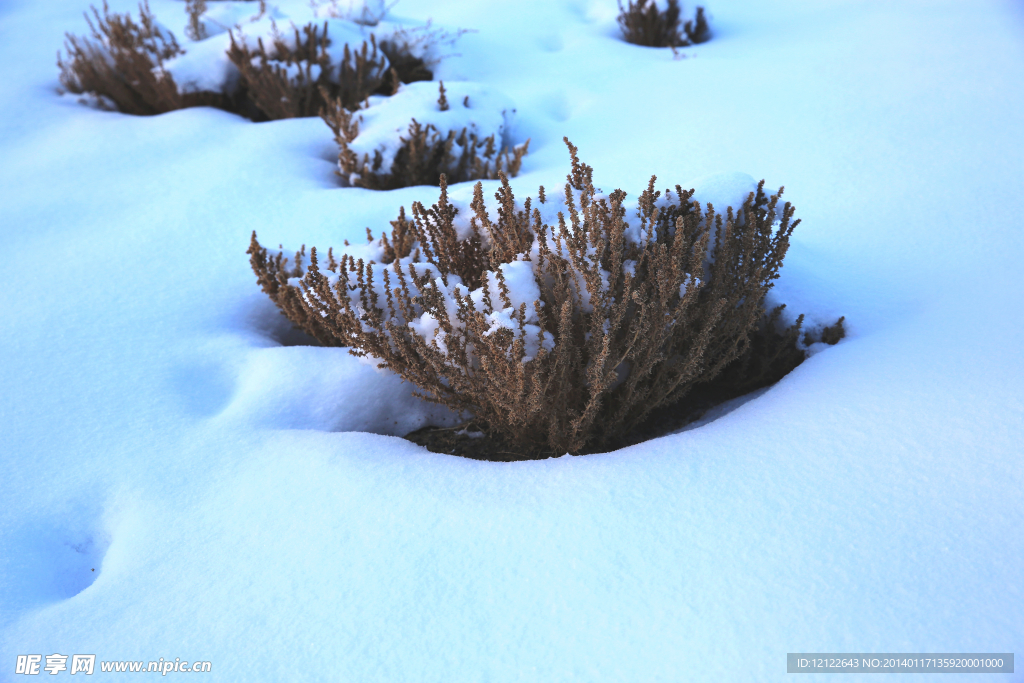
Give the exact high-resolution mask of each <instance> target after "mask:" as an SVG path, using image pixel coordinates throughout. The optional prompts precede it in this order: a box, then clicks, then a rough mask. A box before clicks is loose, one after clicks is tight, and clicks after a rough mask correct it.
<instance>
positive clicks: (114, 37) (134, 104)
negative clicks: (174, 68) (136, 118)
mask: <svg viewBox="0 0 1024 683" xmlns="http://www.w3.org/2000/svg"><path fill="white" fill-rule="evenodd" d="M91 9H92V16H89V14H86V15H85V18H86V21H88V22H89V29H90V32H91V34H92V35H91V37H88V38H80V37H77V36H73V35H71V34H70V33H68V34H65V43H64V47H65V50H66V52H67V54H66V56H61V55H60V54H58V55H57V66H58V68H59V69H60V83H61V85H62V86H63V87H64V88H65V89H66V90H68V91H69V92H73V93H77V94H84V93H91V94H94V95H97V96H99V97H101V98H104V100H106V101H108V102H109V103H112V104H113V105H114V106H116V107H117V109H119V110H120V111H123V112H125V113H127V114H137V115H142V116H149V115H153V114H160V113H163V112H166V111H172V110H175V109H181V108H182V107H184V106H188V105H186V104H185V102H184V99H183V97H182V95H181V94H180V93H179V92H178V87H177V84H175V82H174V79H173V78H172V77H171V75H170V74H169V73H167V71H165V70H164V62H166V61H168V60H170V59H171V58H173V57H176V56H177V55H179V54H182V53H183V50H182V49H181V47H180V46H179V45H178V42H177V40H175V38H174V36H173V35H170V34H164V33H163V32H162V31H161V30H160V29H159V28H158V27H157V25H156V22H155V21H154V19H153V13H152V12H151V11H150V9H149V3H148V2H143V3H142V4H140V5H139V21H138V23H136V22H135V21H134V20H133V19H132V17H131V15H130V14H118V13H116V12H114V13H112V12H110V8H109V6H108V5H107V3H106V0H104V2H103V12H102V13H100V11H99V10H97V9H96V8H95V7H93V8H91Z"/></svg>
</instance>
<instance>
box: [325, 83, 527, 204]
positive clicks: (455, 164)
mask: <svg viewBox="0 0 1024 683" xmlns="http://www.w3.org/2000/svg"><path fill="white" fill-rule="evenodd" d="M439 93H440V94H439V97H438V100H437V107H438V109H439V110H440V111H449V110H450V108H451V107H452V106H455V107H460V106H466V107H468V102H469V100H468V97H467V98H466V99H465V100H463V101H462V102H456V103H455V104H454V105H451V104H450V103H449V102H448V100H447V98H446V96H445V89H444V83H443V82H442V83H440V85H439ZM327 100H328V106H326V107H325V108H324V109H323V111H322V112H321V116H322V117H323V119H324V122H325V123H327V125H328V126H329V127H330V129H331V131H333V133H334V140H335V142H337V143H338V149H339V153H338V174H339V175H340V176H342V177H343V178H344V179H345V180H346V182H347V183H348V184H349V185H352V186H354V187H363V188H366V189H370V190H392V189H395V188H399V187H410V186H414V185H434V186H437V185H439V184H440V183H441V177H442V176H446V177H447V179H448V181H449V182H453V183H459V182H464V181H467V180H478V179H488V180H493V179H496V178H498V177H499V175H500V174H502V173H504V174H506V175H510V176H515V175H516V174H518V173H519V168H520V166H521V165H522V160H523V156H525V155H526V153H527V150H528V148H529V140H527V141H526V143H524V144H522V145H518V146H516V147H514V148H512V149H509V148H507V147H502V146H501V141H500V140H499V139H497V136H498V134H497V133H492V134H491V135H489V136H486V137H482V136H479V135H478V134H477V133H473V132H469V131H468V129H467V128H466V127H463V128H462V129H461V130H460V131H454V130H449V131H441V130H439V129H438V128H437V127H436V126H434V125H433V124H429V123H428V124H425V125H424V124H421V123H420V122H418V121H417V120H416V119H415V118H414V119H413V120H412V122H411V123H410V124H409V128H408V130H407V131H406V133H405V135H404V136H403V137H401V138H400V144H399V147H398V149H397V150H396V151H395V152H394V154H393V155H392V156H391V157H390V158H391V161H390V163H388V162H386V161H385V155H384V153H383V151H382V150H381V149H376V150H374V151H373V156H372V157H371V156H370V154H369V153H364V154H363V155H362V156H360V155H359V154H358V153H357V152H355V151H353V149H352V147H351V145H352V143H353V142H354V141H355V140H356V138H357V137H358V135H359V124H360V121H359V113H358V111H356V112H351V111H349V108H348V107H346V106H345V105H344V102H342V101H340V100H338V99H336V98H327Z"/></svg>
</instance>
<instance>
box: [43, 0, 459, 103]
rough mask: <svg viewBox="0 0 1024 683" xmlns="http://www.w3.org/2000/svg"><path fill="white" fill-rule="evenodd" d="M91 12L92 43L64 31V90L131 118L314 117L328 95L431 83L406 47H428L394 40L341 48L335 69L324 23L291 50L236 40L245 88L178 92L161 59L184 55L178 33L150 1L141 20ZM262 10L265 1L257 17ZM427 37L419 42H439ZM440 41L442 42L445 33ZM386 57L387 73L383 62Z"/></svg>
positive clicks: (201, 7)
mask: <svg viewBox="0 0 1024 683" xmlns="http://www.w3.org/2000/svg"><path fill="white" fill-rule="evenodd" d="M90 9H91V14H89V13H87V14H86V20H87V21H88V22H89V28H90V30H91V34H92V35H91V37H86V38H82V37H78V36H73V35H71V34H66V38H65V50H66V53H67V54H66V56H62V55H60V54H58V55H57V66H58V68H59V69H60V71H61V73H60V82H61V84H62V86H63V87H64V88H65V89H66V90H68V91H70V92H73V93H92V94H95V95H98V96H101V97H103V98H105V99H106V100H109V101H110V102H112V103H113V105H114V106H115V107H116V108H117V109H118V110H119V111H122V112H124V113H126V114H136V115H144V116H150V115H155V114H162V113H164V112H168V111H174V110H176V109H184V108H186V107H202V106H209V107H217V108H219V109H224V110H226V111H230V112H232V113H235V114H239V115H241V116H245V117H247V118H250V119H253V120H256V121H265V120H274V119H284V118H293V117H299V116H316V115H318V114H319V113H320V110H321V109H323V108H324V107H325V105H326V103H327V100H326V99H325V95H324V93H326V97H328V98H329V99H331V100H332V101H337V102H340V103H341V105H342V106H344V107H348V108H349V109H356V108H358V107H359V105H360V103H361V102H363V101H364V100H365V99H366V97H367V96H369V95H370V94H373V93H382V94H392V93H394V92H395V91H396V90H397V88H398V84H399V83H400V82H401V83H409V82H412V81H414V80H430V79H431V78H432V77H433V74H432V72H431V71H430V69H429V68H428V67H427V65H426V63H425V62H424V61H423V60H422V59H419V58H416V57H413V56H412V55H411V54H410V53H409V52H408V51H409V50H411V49H414V47H415V49H423V48H424V45H423V44H420V43H416V45H415V46H413V45H411V44H409V43H408V42H401V41H391V42H389V43H388V44H387V47H386V48H385V47H383V46H381V47H378V45H377V43H376V38H375V37H374V36H373V35H372V34H371V36H370V40H369V42H364V43H363V44H362V46H361V47H360V48H358V49H353V50H350V49H349V46H348V45H345V47H344V57H343V58H342V60H341V62H340V63H338V64H334V63H333V62H332V60H331V58H330V55H329V54H328V53H327V47H329V46H330V39H329V37H328V35H327V25H326V24H325V25H324V26H323V28H322V29H321V27H319V26H317V25H315V24H308V25H306V26H304V27H302V28H301V29H298V28H295V29H294V31H295V47H294V48H293V47H291V46H290V45H289V44H288V43H287V42H286V41H284V40H283V39H282V38H281V37H280V36H277V37H275V39H274V41H273V42H272V44H271V46H270V48H269V49H268V48H267V47H266V46H264V44H263V41H262V40H260V41H259V44H258V47H257V48H256V49H255V50H250V49H249V48H248V47H247V46H246V45H245V43H244V42H241V41H236V40H235V37H234V35H232V37H231V47H230V49H229V50H228V57H229V58H230V59H231V61H232V62H233V63H234V64H235V66H236V67H237V68H238V70H239V72H240V78H239V86H238V88H237V89H236V90H235V91H234V92H231V93H221V92H184V93H183V92H180V90H179V88H178V85H177V84H176V83H175V82H174V79H173V78H172V76H171V74H170V73H168V72H167V71H166V70H165V69H164V62H166V61H167V60H169V59H172V58H173V57H176V56H178V55H180V54H183V53H184V50H183V49H182V48H181V46H180V45H179V44H178V42H177V39H176V38H175V37H174V35H173V34H170V33H164V32H163V31H161V30H160V29H159V28H158V27H157V25H156V22H155V20H154V17H153V13H152V12H151V11H150V9H149V4H148V2H146V1H145V0H144V2H143V3H142V4H140V5H139V16H140V18H139V21H138V22H136V21H134V20H133V19H132V17H131V15H130V14H118V13H116V12H111V11H110V8H109V6H108V5H107V3H106V0H104V3H103V7H102V11H101V10H98V9H96V8H95V7H92V8H90ZM205 10H206V0H188V2H187V3H186V13H187V14H188V24H187V27H186V33H187V34H188V36H189V37H190V38H191V39H192V40H201V39H203V38H204V37H205V28H204V26H203V23H202V21H201V16H202V14H203V12H204V11H205ZM265 10H266V6H265V4H264V2H263V1H262V0H261V2H260V14H262V13H263V12H265ZM255 18H256V17H254V19H255ZM437 37H438V36H435V35H434V34H431V33H427V34H425V35H424V36H420V39H421V40H430V39H434V38H437ZM442 37H443V36H442ZM388 60H390V62H391V66H390V68H389V67H387V66H386V63H387V62H388Z"/></svg>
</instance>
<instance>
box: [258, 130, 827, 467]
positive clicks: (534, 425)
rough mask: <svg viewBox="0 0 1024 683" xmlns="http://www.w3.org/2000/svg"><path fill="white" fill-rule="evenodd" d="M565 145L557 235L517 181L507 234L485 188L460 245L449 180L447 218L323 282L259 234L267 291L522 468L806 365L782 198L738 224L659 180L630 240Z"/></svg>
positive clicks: (415, 214)
mask: <svg viewBox="0 0 1024 683" xmlns="http://www.w3.org/2000/svg"><path fill="white" fill-rule="evenodd" d="M566 143H567V144H568V145H569V149H570V153H571V158H572V171H571V173H570V174H569V176H568V183H567V184H566V187H565V200H564V201H565V207H564V209H565V211H564V212H562V211H559V213H558V216H557V221H556V222H555V223H554V224H549V223H547V222H545V221H544V220H543V219H542V216H541V212H540V210H539V208H538V205H533V206H531V200H530V199H527V200H526V201H525V202H524V203H523V205H522V209H521V210H520V209H518V208H517V204H516V202H515V197H514V196H513V194H512V190H511V187H510V186H509V183H508V179H507V177H506V176H504V175H503V174H502V175H501V181H502V182H501V188H500V189H499V191H498V192H497V193H496V194H495V198H496V200H497V201H498V205H499V206H498V211H497V215H498V220H497V221H496V222H495V221H492V220H491V218H490V217H489V215H488V213H487V211H486V207H485V203H484V199H483V191H482V186H481V185H480V184H479V183H478V184H477V187H476V188H475V193H474V199H473V202H472V204H471V210H472V212H473V215H472V216H471V218H470V228H471V230H470V233H469V234H468V235H467V234H463V235H462V237H461V238H460V237H459V234H458V230H457V229H456V225H455V220H454V219H455V215H456V209H455V207H454V206H452V205H451V203H450V202H449V201H448V196H447V187H446V184H445V181H444V178H443V177H442V179H441V194H440V198H439V199H438V202H437V203H436V204H434V205H433V206H432V207H430V208H429V209H428V208H426V207H424V206H423V205H422V204H419V203H414V204H413V206H412V214H411V217H410V218H407V217H406V215H405V212H404V209H403V211H402V212H401V213H400V215H399V218H398V219H397V220H396V221H393V222H392V236H391V239H390V240H388V239H387V238H386V237H385V238H382V240H381V242H380V246H381V247H382V253H383V258H382V260H381V262H380V263H375V262H374V261H372V260H371V261H366V260H364V259H361V258H360V259H357V258H354V257H352V256H350V255H348V254H343V255H342V256H341V258H340V260H337V259H335V257H334V254H333V251H329V252H328V261H327V263H326V267H324V264H321V263H320V262H319V261H318V260H317V254H316V250H315V249H313V250H312V251H311V253H310V257H309V262H308V268H307V269H306V270H305V272H304V273H303V269H302V264H301V263H299V262H298V261H299V260H300V259H304V256H303V255H302V254H298V255H297V256H296V258H297V262H296V264H295V265H294V266H293V267H292V268H291V269H289V267H288V263H287V259H284V258H283V257H282V256H280V255H277V256H271V255H270V254H269V252H267V250H266V249H264V248H263V247H261V246H260V244H259V243H258V242H257V241H256V235H255V233H254V234H253V239H252V243H251V245H250V249H249V252H248V253H249V254H250V262H251V265H252V267H253V270H254V271H255V273H256V275H257V280H258V282H259V284H260V286H261V287H262V288H263V290H264V291H265V292H266V293H267V294H268V295H269V296H270V297H271V298H272V299H273V300H274V301H275V302H276V303H277V304H278V306H279V307H280V308H281V310H282V312H283V313H284V314H285V315H286V316H288V317H289V319H290V320H291V321H292V322H293V323H294V324H295V325H297V326H298V327H300V328H301V329H303V330H304V331H305V332H307V333H309V334H311V335H312V336H314V337H316V338H317V339H318V340H320V342H321V343H323V344H326V345H330V346H346V347H351V352H352V353H354V354H355V355H358V356H370V357H373V358H376V359H378V360H379V361H380V362H381V363H382V366H383V367H386V368H389V369H391V370H393V371H395V372H397V373H398V374H400V375H401V376H402V377H403V378H404V379H405V380H407V381H409V382H412V383H413V384H415V385H416V386H417V388H418V389H419V390H420V391H421V392H422V395H423V396H424V397H426V398H427V399H429V400H432V401H435V402H438V403H441V404H443V405H446V406H448V407H450V408H452V409H453V410H456V411H460V412H462V411H464V412H468V413H470V414H472V415H473V416H474V418H475V421H476V424H478V425H481V426H482V427H483V428H484V429H486V430H487V431H488V432H490V433H491V434H496V435H499V436H500V437H501V438H502V439H504V440H505V441H506V442H507V443H512V444H515V447H516V448H518V449H519V452H520V453H521V454H523V457H530V454H531V453H532V454H536V453H537V452H546V453H555V454H559V453H565V452H569V453H580V452H585V451H588V450H595V449H600V448H603V447H609V446H613V445H615V444H617V443H620V442H621V441H622V439H623V438H624V437H625V436H626V435H628V434H629V433H630V432H631V431H633V430H635V429H636V428H637V427H639V426H641V425H643V424H644V422H645V420H646V419H647V418H648V416H649V415H650V414H651V411H652V410H654V409H656V408H658V407H660V406H666V405H669V404H678V403H679V402H680V401H682V400H684V399H686V398H687V397H688V396H689V395H691V393H693V392H694V391H695V390H697V389H700V388H702V387H706V386H709V385H710V384H711V383H712V382H714V381H715V380H716V379H724V380H726V381H728V382H730V383H731V384H732V385H734V386H733V387H732V390H734V391H735V390H746V389H747V388H753V387H755V385H757V384H758V383H763V382H764V381H765V379H766V378H770V380H771V381H774V380H775V379H778V376H776V373H778V372H779V371H780V369H781V370H783V371H788V369H791V367H792V366H793V365H794V363H795V362H799V360H802V357H803V354H802V352H800V351H799V349H797V348H796V342H797V339H798V335H799V329H800V323H801V320H799V319H798V321H797V323H796V324H795V325H794V326H791V327H789V328H787V329H783V330H779V329H778V320H779V317H780V314H781V308H777V309H775V310H774V311H772V312H771V313H767V312H766V311H765V296H766V294H767V293H768V291H769V289H770V288H771V286H772V282H773V280H775V279H776V278H777V277H778V272H779V269H780V268H781V266H782V260H783V258H784V257H785V254H786V250H787V249H788V246H789V238H790V235H791V233H792V231H793V229H794V228H795V227H796V225H797V224H798V223H799V221H794V220H792V218H793V212H794V210H793V208H792V206H790V205H789V204H788V203H786V204H784V205H780V199H779V197H780V194H781V192H782V191H781V189H780V191H779V193H778V194H775V195H772V196H770V197H769V196H767V195H766V194H765V193H764V191H763V182H762V183H761V184H760V185H759V186H758V189H757V191H756V192H754V193H751V194H750V196H749V197H748V198H747V199H746V201H745V202H744V203H743V205H742V206H741V207H740V208H739V210H738V211H733V209H732V208H731V207H730V208H728V209H727V210H726V212H725V214H724V216H723V215H722V214H719V213H717V212H716V211H715V209H714V208H713V207H712V206H711V205H708V206H707V207H706V208H703V209H702V208H701V207H700V206H699V205H698V204H697V203H696V202H692V201H691V199H692V190H691V191H686V190H683V189H682V188H680V187H679V186H676V190H675V193H671V192H668V191H666V193H665V195H664V196H663V195H662V193H660V192H657V191H655V189H654V187H655V185H654V183H655V179H654V178H652V179H651V181H650V183H649V184H648V186H647V188H646V189H645V190H644V191H643V192H642V193H641V195H640V197H639V202H638V208H637V214H636V216H637V219H638V224H636V225H635V226H634V227H631V226H629V225H628V224H627V222H626V220H625V217H626V208H625V206H626V205H625V203H624V202H625V199H626V194H625V193H624V192H622V191H621V190H616V191H615V192H612V193H611V194H609V195H604V194H602V193H600V192H599V191H598V190H597V189H595V187H594V185H593V180H592V169H591V168H590V167H589V166H587V165H585V164H583V163H581V162H580V161H579V159H578V157H577V155H576V149H575V147H573V146H572V145H571V144H569V142H568V140H566ZM538 201H539V202H540V203H544V202H546V198H545V196H544V192H543V188H541V192H540V195H539V200H538ZM840 325H841V323H840ZM506 450H507V449H506Z"/></svg>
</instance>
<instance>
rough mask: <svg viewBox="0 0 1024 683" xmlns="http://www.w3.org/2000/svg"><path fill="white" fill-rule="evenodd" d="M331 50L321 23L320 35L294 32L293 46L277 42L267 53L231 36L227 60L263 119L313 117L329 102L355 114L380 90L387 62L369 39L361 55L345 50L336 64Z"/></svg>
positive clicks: (311, 28) (311, 30) (307, 29)
mask: <svg viewBox="0 0 1024 683" xmlns="http://www.w3.org/2000/svg"><path fill="white" fill-rule="evenodd" d="M330 45H331V41H330V38H329V37H328V35H327V23H326V22H325V23H324V25H323V28H322V29H321V28H320V27H319V26H317V25H316V24H308V25H306V26H304V27H303V28H302V30H301V35H300V30H299V29H298V28H295V29H294V42H293V43H291V44H290V43H288V42H286V41H285V40H284V39H283V38H282V37H281V36H275V38H274V41H273V44H272V46H271V48H270V49H269V50H268V49H267V47H266V46H265V45H264V44H263V39H262V38H260V39H259V40H258V41H257V47H256V49H255V50H250V49H249V48H248V47H247V45H246V44H245V42H242V41H236V40H235V37H234V35H232V37H231V48H230V49H229V50H228V57H229V58H230V59H231V62H232V63H233V64H234V65H235V67H236V68H237V69H238V71H239V73H240V74H241V77H240V79H239V87H240V89H241V90H243V91H244V92H245V93H246V95H247V96H248V97H249V99H250V100H251V101H252V103H253V104H254V105H255V106H256V108H257V109H259V111H260V112H261V113H262V115H263V117H264V118H266V119H269V120H278V119H289V118H296V117H303V116H317V115H318V114H319V113H320V111H321V110H322V109H323V108H324V107H325V106H326V104H327V102H328V101H331V102H334V103H337V104H338V105H340V106H342V107H346V108H348V109H355V108H357V107H358V106H359V104H360V103H361V102H362V101H363V100H365V99H366V98H367V97H369V96H370V95H371V94H372V93H374V92H376V91H377V90H378V89H379V88H380V87H381V85H382V84H383V82H384V76H385V74H386V72H387V59H386V58H384V57H382V55H381V53H380V52H379V51H378V49H377V41H376V38H375V37H374V36H373V35H372V34H371V35H370V40H369V42H366V41H364V42H363V45H362V47H361V48H360V49H359V50H355V51H351V50H350V49H349V46H348V44H346V45H345V48H344V56H343V58H342V59H341V61H340V62H339V63H338V64H334V63H333V62H332V60H331V56H330V54H329V53H328V50H327V48H328V47H330Z"/></svg>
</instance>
